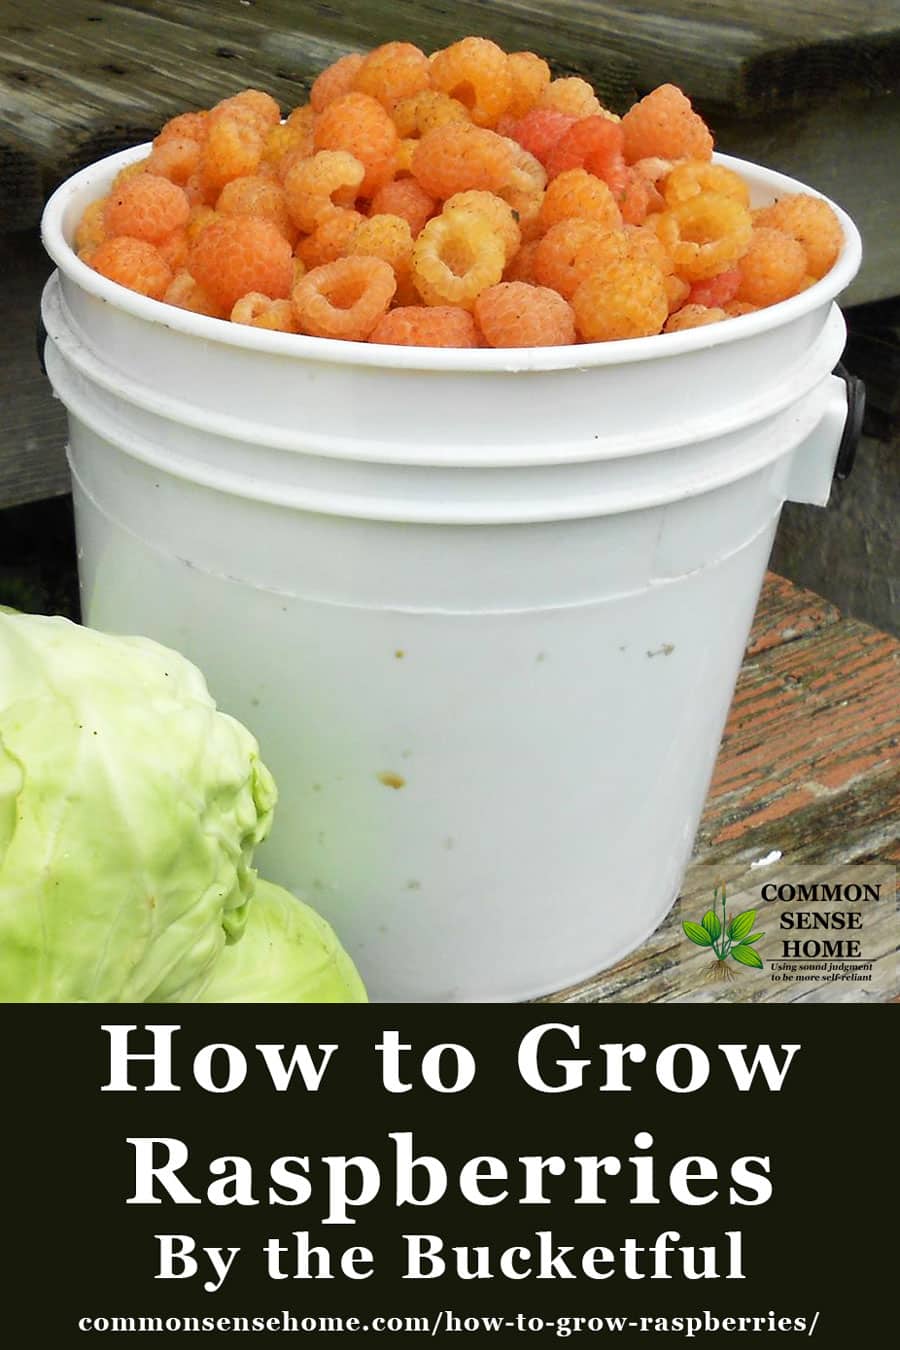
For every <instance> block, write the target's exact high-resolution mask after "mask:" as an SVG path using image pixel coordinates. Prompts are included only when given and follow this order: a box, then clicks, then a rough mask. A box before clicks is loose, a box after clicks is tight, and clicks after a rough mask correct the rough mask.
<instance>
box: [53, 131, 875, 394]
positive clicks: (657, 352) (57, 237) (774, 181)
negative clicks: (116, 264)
mask: <svg viewBox="0 0 900 1350" xmlns="http://www.w3.org/2000/svg"><path fill="white" fill-rule="evenodd" d="M151 148H152V145H151V143H149V142H145V143H144V144H143V145H138V146H132V147H131V148H130V149H127V150H120V151H118V152H117V153H116V154H113V155H107V156H106V157H105V158H103V159H99V160H96V161H95V162H94V163H93V164H89V165H88V166H87V167H86V168H84V169H81V170H80V171H79V172H78V173H76V174H73V175H72V176H71V177H70V178H67V179H66V180H65V182H63V183H61V184H60V186H59V187H58V188H57V189H56V190H55V192H53V194H52V195H51V197H50V198H49V200H48V202H47V204H46V206H45V207H44V211H43V214H42V217H41V239H42V242H43V245H44V248H45V250H46V251H47V253H48V254H49V256H50V258H51V259H52V260H53V262H54V263H55V264H56V266H57V268H58V269H59V271H60V272H62V273H63V274H64V275H65V276H66V277H68V278H69V279H70V280H71V281H72V282H73V283H74V284H75V285H76V286H78V287H80V288H81V289H82V290H83V291H85V292H87V293H88V294H90V295H93V296H95V297H96V298H97V299H99V300H101V301H103V302H105V303H107V304H110V305H112V306H114V307H115V308H117V309H119V310H122V311H124V312H125V313H127V314H130V315H131V316H133V317H134V318H137V319H141V320H143V321H145V322H147V323H150V324H155V325H159V326H161V327H164V328H168V329H171V330H174V331H176V332H178V333H181V334H183V335H185V336H187V337H195V338H200V339H202V340H203V341H205V342H210V343H214V344H216V345H218V346H227V347H236V348H240V349H242V350H245V351H254V352H259V353H264V354H267V355H274V356H281V357H289V358H293V359H294V360H300V361H315V362H319V363H329V364H333V365H343V366H350V367H352V366H365V367H380V368H384V369H394V370H410V371H412V370H415V371H429V372H433V373H442V372H467V373H470V374H478V373H484V374H487V373H491V372H497V371H500V372H504V373H507V374H518V373H527V372H541V371H553V370H575V369H591V368H595V367H598V366H611V365H622V364H626V363H628V364H630V363H633V362H640V361H657V360H666V359H668V358H672V357H677V356H681V355H684V354H686V353H689V352H696V351H701V350H703V349H706V348H709V347H725V346H728V345H730V344H731V343H733V342H740V341H742V340H744V339H747V338H752V337H755V336H758V335H759V334H761V333H765V332H767V331H769V330H771V329H775V328H780V327H783V326H785V325H787V324H790V323H791V322H793V321H794V320H797V319H800V318H802V317H804V316H805V315H807V314H809V313H811V312H813V311H815V310H817V309H819V308H821V307H823V306H825V305H827V304H829V303H830V302H831V301H832V300H834V299H835V298H836V297H837V296H838V295H839V294H840V293H841V291H843V290H844V289H845V288H846V287H847V286H848V285H849V284H850V282H851V281H852V280H853V278H854V277H855V275H856V273H857V271H858V270H859V266H860V263H861V260H862V240H861V238H860V234H859V231H858V229H857V228H856V225H855V224H854V222H853V220H852V219H851V218H850V216H849V215H847V213H846V212H845V211H844V210H843V208H842V207H840V206H839V205H838V204H837V203H836V202H834V201H832V200H831V198H829V197H827V196H826V195H825V194H824V193H823V192H819V191H817V190H816V189H815V188H812V187H810V186H808V185H807V184H805V183H801V182H800V181H799V180H797V179H794V178H791V177H789V176H788V175H786V174H782V173H778V172H776V171H775V170H774V169H767V168H764V167H762V166H761V165H758V164H754V163H753V162H752V161H750V160H742V159H738V158H736V157H734V156H732V155H725V154H721V153H718V152H717V153H716V154H714V155H713V161H714V162H715V163H717V164H721V165H723V166H724V167H726V168H729V169H733V170H735V171H736V172H738V173H741V174H742V176H743V177H744V178H745V179H748V180H750V181H751V182H752V183H754V184H755V185H756V186H758V187H760V188H761V189H763V190H765V191H769V192H771V193H772V194H773V195H774V196H776V197H777V196H779V195H782V194H784V193H792V192H803V193H807V194H809V195H811V196H815V197H820V198H821V199H822V200H823V201H826V202H828V204H829V205H830V206H831V207H832V209H833V210H834V211H835V213H836V214H837V217H838V220H839V222H840V225H841V229H842V231H843V235H844V244H843V247H842V249H841V252H840V254H839V255H838V258H837V261H836V262H835V264H834V266H833V267H832V268H831V270H830V271H829V272H826V274H825V276H824V277H822V278H820V279H819V280H818V281H816V282H814V283H813V284H812V285H811V286H808V287H807V288H806V290H804V291H801V292H800V293H799V294H798V295H795V296H792V297H791V298H790V299H789V300H782V301H779V302H778V303H777V304H775V305H769V306H767V307H766V308H764V309H759V310H757V311H756V312H755V313H753V314H742V315H738V316H736V317H733V318H730V319H728V320H727V321H725V322H723V323H715V324H706V325H704V326H702V327H699V328H691V329H685V330H683V331H682V332H678V333H657V334H653V335H652V336H650V337H640V338H624V339H618V340H616V341H612V342H585V343H578V344H573V345H570V346H560V347H497V348H484V347H479V348H454V347H443V348H442V347H401V346H393V345H391V344H389V343H368V342H348V341H346V340H342V339H337V338H319V337H311V336H307V335H305V334H301V333H277V332H270V331H268V330H266V329H261V328H252V327H250V326H249V325H246V324H236V323H232V322H231V321H230V320H228V319H215V318H211V317H209V316H207V315H204V314H194V313H192V312H190V311H189V310H183V309H178V308H177V307H176V306H175V305H168V304H166V303H165V302H164V301H161V300H153V299H151V298H150V297H149V296H144V295H140V294H138V293H137V292H136V291H130V290H128V288H127V287H125V286H122V285H120V284H119V283H118V282H115V281H111V280H109V279H108V278H107V277H103V276H101V275H100V274H99V273H98V272H95V271H94V270H93V268H91V267H89V266H88V264H87V263H85V262H83V261H82V260H81V259H80V258H79V257H78V255H77V254H76V253H75V250H74V249H73V248H72V246H71V244H70V243H69V241H68V239H67V238H66V234H65V230H64V228H63V217H64V214H65V212H66V209H67V207H68V205H69V203H70V201H71V199H72V197H73V196H74V195H75V194H76V193H77V192H79V191H81V190H82V189H84V188H88V187H92V186H96V189H97V193H98V195H101V194H102V192H103V190H104V188H106V189H108V187H109V186H110V183H111V180H112V178H113V177H115V174H116V173H117V172H118V171H119V170H120V169H122V168H124V167H125V166H126V165H128V164H131V163H134V162H135V161H136V160H139V159H142V158H143V157H144V156H145V155H147V154H149V152H150V150H151Z"/></svg>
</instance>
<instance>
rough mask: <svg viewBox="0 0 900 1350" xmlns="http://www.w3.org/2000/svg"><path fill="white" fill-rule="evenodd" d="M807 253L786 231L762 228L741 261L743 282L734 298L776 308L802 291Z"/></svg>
mask: <svg viewBox="0 0 900 1350" xmlns="http://www.w3.org/2000/svg"><path fill="white" fill-rule="evenodd" d="M806 265H807V264H806V250H805V249H804V247H803V245H802V244H801V243H800V242H799V241H798V240H796V239H792V238H791V236H790V235H789V234H785V233H784V232H783V231H782V230H774V229H770V228H768V227H767V226H765V225H758V226H757V227H756V228H755V229H754V230H753V233H752V234H751V236H750V247H749V248H748V249H747V251H746V253H745V254H744V256H743V257H742V258H741V261H740V268H739V270H740V282H739V284H738V288H737V292H736V293H735V295H734V296H733V297H729V298H733V299H737V300H745V301H747V303H748V304H751V305H759V306H762V305H775V304H777V303H778V301H779V300H787V299H788V298H789V297H790V296H792V295H796V294H797V292H798V291H799V290H800V289H801V288H802V285H803V280H804V278H805V276H806Z"/></svg>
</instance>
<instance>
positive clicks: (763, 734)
mask: <svg viewBox="0 0 900 1350" xmlns="http://www.w3.org/2000/svg"><path fill="white" fill-rule="evenodd" d="M775 852H777V853H779V854H780V855H781V856H780V858H779V859H777V860H776V862H773V863H772V864H770V865H769V866H770V868H771V875H773V876H777V875H778V873H779V872H781V871H783V870H784V869H785V868H786V867H794V866H801V865H802V866H806V867H811V868H815V869H816V872H817V873H818V875H819V876H820V878H821V879H822V880H823V881H829V880H833V879H834V875H835V872H836V870H837V869H838V868H839V867H840V866H841V865H846V864H848V863H854V864H855V863H870V864H877V863H880V864H889V865H891V866H893V867H896V866H900V643H898V642H897V641H896V640H894V639H893V638H890V637H888V636H887V635H886V634H884V633H880V632H878V631H877V630H876V629H873V628H870V627H869V626H868V625H866V624H862V623H858V622H856V621H855V620H852V619H842V618H841V617H840V615H839V614H838V612H837V610H836V609H835V608H834V606H833V605H829V604H828V602H827V601H823V600H822V599H821V598H820V597H819V596H817V595H813V594H812V593H811V592H810V591H804V590H801V589H799V588H798V587H795V586H792V585H791V584H790V583H789V582H787V581H785V580H784V579H782V578H780V577H776V576H774V575H773V574H771V573H770V574H769V575H768V577H767V580H766V585H765V587H764V588H763V593H762V597H761V600H760V606H759V610H758V612H757V616H756V621H755V623H754V627H753V634H752V636H751V640H750V644H749V646H748V655H747V659H746V661H745V662H744V666H743V668H742V670H741V675H740V678H739V680H738V685H737V690H736V692H735V697H734V702H733V703H732V707H731V712H730V714H729V718H728V724H727V726H726V728H725V734H724V736H723V739H722V749H721V752H720V754H719V759H718V762H717V765H716V770H715V774H714V776H713V781H712V785H711V787H710V791H709V796H708V798H707V803H706V809H705V811H704V815H703V819H702V821H701V824H700V829H699V832H698V835H697V841H696V844H695V851H694V856H693V859H692V862H691V866H690V867H689V869H688V872H687V874H686V876H685V879H684V883H683V886H682V891H681V895H680V898H679V901H678V903H677V904H676V906H675V908H674V909H673V910H672V912H671V913H670V914H669V916H668V917H667V918H666V919H665V921H664V922H663V923H662V925H661V926H660V927H659V928H658V929H657V931H656V932H655V933H654V934H653V936H652V937H651V938H650V940H649V941H648V942H647V943H646V944H645V945H644V946H643V947H641V948H640V950H639V951H637V952H634V953H632V955H631V956H629V957H627V958H626V959H625V960H624V961H622V962H620V963H619V964H618V965H617V966H615V967H614V968H613V969H611V970H608V971H604V972H603V973H602V974H600V975H597V976H596V977H595V978H593V979H590V980H587V981H585V982H584V983H583V984H581V985H579V986H578V987H577V988H573V989H568V990H564V991H562V992H561V993H558V994H556V995H553V996H552V997H551V998H550V999H548V1000H546V1001H547V1002H560V1003H600V1002H607V1001H611V1002H625V1003H632V1002H639V1003H643V1002H659V1003H671V1002H681V1003H693V1002H716V1001H725V1002H752V1003H760V1002H762V1003H764V1002H770V1001H776V1002H783V1001H791V1002H795V1001H796V1002H840V1001H843V1000H848V1001H858V1000H861V999H866V1000H870V1001H878V1002H885V1001H892V1000H895V999H898V998H900V977H898V959H897V946H898V937H900V923H898V913H897V908H896V905H895V904H894V903H891V902H888V903H882V904H881V906H880V907H878V908H877V909H876V910H874V911H873V913H872V915H871V916H869V915H867V917H866V928H865V933H866V945H865V951H866V953H867V954H869V953H872V954H874V956H875V959H874V962H873V971H872V979H871V982H869V983H866V984H861V983H857V984H854V983H850V982H846V983H845V982H834V983H832V982H828V980H827V975H825V974H823V975H821V976H819V977H818V978H813V979H811V980H807V981H804V982H802V983H801V982H799V981H796V982H793V983H791V982H786V983H772V982H770V981H769V980H768V979H767V978H764V977H763V976H762V975H761V974H760V973H758V972H757V971H754V970H743V969H738V971H737V974H736V977H735V978H734V979H733V980H732V981H730V982H718V981H712V980H711V979H710V972H711V967H712V962H711V960H710V955H709V952H708V951H706V950H704V949H703V948H698V947H694V946H692V945H691V943H690V942H688V941H687V940H686V938H685V937H684V934H683V932H682V929H681V924H682V920H684V919H686V918H687V919H693V920H695V921H696V920H697V919H699V917H700V916H701V915H702V914H703V913H704V912H705V910H706V909H708V908H709V905H710V902H711V900H712V886H711V884H710V882H711V879H712V878H713V877H714V878H715V880H716V881H724V882H725V883H726V886H727V887H728V888H729V890H730V892H732V893H734V894H737V893H738V892H739V891H740V890H742V889H744V888H745V887H746V886H748V885H749V884H752V883H754V882H755V881H756V878H757V877H758V876H759V875H760V873H759V872H758V871H757V869H758V868H759V865H760V863H761V861H762V860H763V859H766V858H769V857H771V855H772V854H773V853H775Z"/></svg>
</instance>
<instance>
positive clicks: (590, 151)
mask: <svg viewBox="0 0 900 1350" xmlns="http://www.w3.org/2000/svg"><path fill="white" fill-rule="evenodd" d="M622 144H623V136H622V126H621V123H619V122H611V121H610V120H609V119H608V118H606V117H582V118H580V119H579V120H578V121H577V122H574V123H573V124H572V126H570V127H569V129H568V131H565V132H564V133H563V135H562V136H561V137H560V138H559V140H558V141H557V142H556V145H554V147H553V149H552V150H551V151H550V153H549V155H548V156H547V176H548V178H551V179H552V178H557V177H558V176H559V175H560V174H561V173H563V172H565V171H566V170H567V169H587V171H588V173H592V174H594V175H595V176H596V177H597V178H602V179H603V181H604V182H605V183H607V184H608V185H609V187H610V188H611V189H612V191H613V193H614V194H615V196H617V197H619V196H621V195H622V193H623V192H624V190H625V184H626V182H627V174H626V169H625V157H624V155H623V153H622Z"/></svg>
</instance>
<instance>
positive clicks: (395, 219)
mask: <svg viewBox="0 0 900 1350" xmlns="http://www.w3.org/2000/svg"><path fill="white" fill-rule="evenodd" d="M412 251H413V237H412V231H411V230H410V228H409V225H408V223H407V222H406V221H405V220H404V219H403V217H402V216H388V215H381V216H370V217H369V218H368V220H365V219H364V220H363V221H362V222H361V223H360V224H359V225H358V226H357V228H356V230H354V232H353V235H352V236H351V238H350V242H349V243H348V245H347V250H346V253H347V256H348V257H357V256H360V255H364V256H366V257H369V258H382V259H383V260H384V262H386V263H388V264H389V265H390V266H391V267H392V268H393V269H394V273H395V275H396V276H397V279H398V280H399V279H400V278H401V277H405V276H408V275H409V268H410V264H411V262H412Z"/></svg>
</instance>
